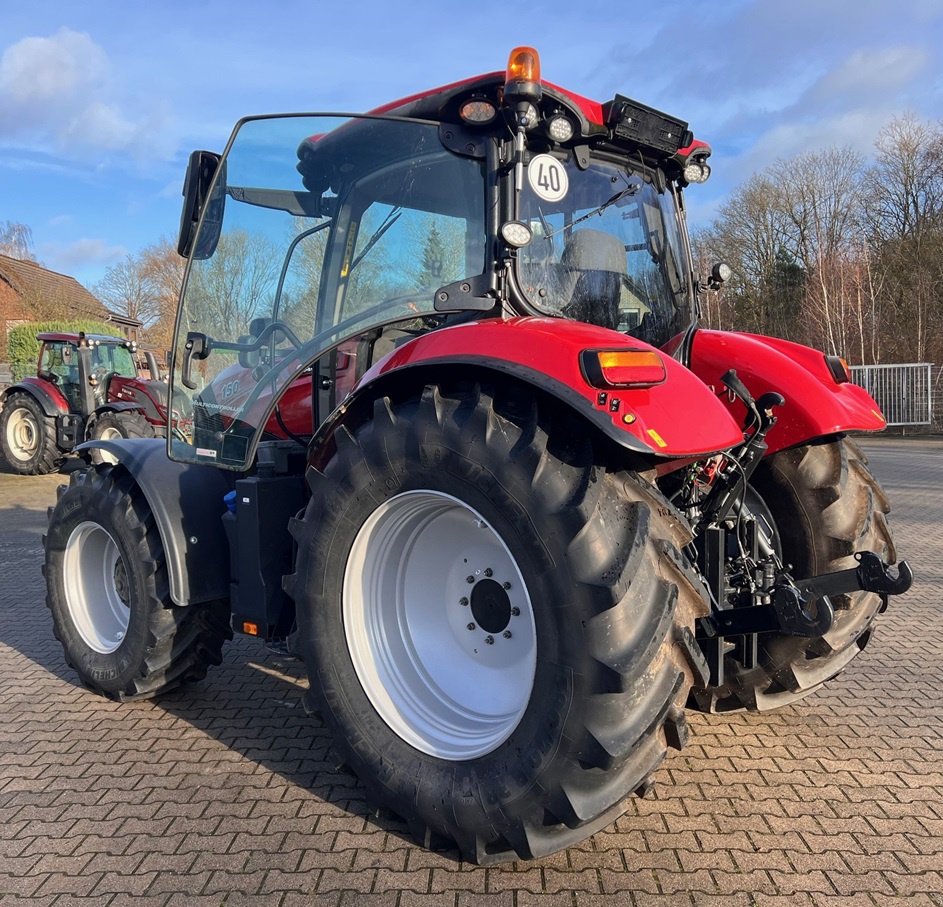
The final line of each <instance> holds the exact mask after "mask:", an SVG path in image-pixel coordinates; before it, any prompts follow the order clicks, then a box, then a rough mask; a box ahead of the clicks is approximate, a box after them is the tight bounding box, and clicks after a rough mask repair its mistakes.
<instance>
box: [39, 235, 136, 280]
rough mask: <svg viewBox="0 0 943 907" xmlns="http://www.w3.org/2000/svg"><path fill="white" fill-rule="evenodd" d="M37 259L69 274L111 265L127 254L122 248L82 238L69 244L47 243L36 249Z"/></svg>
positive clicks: (104, 241)
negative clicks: (90, 267)
mask: <svg viewBox="0 0 943 907" xmlns="http://www.w3.org/2000/svg"><path fill="white" fill-rule="evenodd" d="M37 251H38V253H39V257H40V258H41V259H42V260H43V261H44V262H48V265H49V267H50V268H52V269H53V270H54V271H60V272H62V273H64V274H69V273H71V272H72V271H74V270H76V269H79V268H86V267H89V266H93V265H101V266H105V265H111V264H114V263H115V262H116V261H118V260H119V259H122V258H124V257H125V255H127V254H128V250H127V249H126V248H125V247H124V246H120V245H112V244H110V243H108V242H107V241H106V240H104V239H93V238H89V237H83V238H82V239H77V240H75V241H74V242H70V243H58V242H47V243H42V244H41V245H40V247H39V248H38V250H37Z"/></svg>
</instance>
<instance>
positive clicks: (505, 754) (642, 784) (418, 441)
mask: <svg viewBox="0 0 943 907" xmlns="http://www.w3.org/2000/svg"><path fill="white" fill-rule="evenodd" d="M335 438H336V445H337V450H336V453H335V455H334V456H333V457H332V459H331V460H330V461H329V462H328V464H327V465H326V467H325V468H324V470H323V473H321V472H317V471H315V470H313V469H312V470H309V484H310V485H311V487H312V492H313V493H312V497H311V500H310V502H309V504H308V507H307V509H306V512H305V514H304V518H303V519H302V520H300V521H296V522H295V523H294V524H293V527H292V530H293V534H294V535H295V538H296V539H297V541H298V555H297V573H296V574H294V575H293V576H290V577H286V583H285V585H286V589H287V590H288V591H289V592H290V593H291V594H292V595H293V597H294V598H295V600H296V605H297V614H298V630H299V635H298V644H297V648H298V650H299V652H300V653H301V654H302V655H303V656H304V659H305V661H306V663H307V667H308V673H309V677H310V681H311V692H310V697H311V702H310V705H311V707H312V708H313V709H316V710H320V712H321V713H322V714H323V716H324V717H325V718H326V720H327V721H328V723H329V724H330V725H331V727H332V729H333V731H334V737H335V743H336V746H337V748H338V749H339V750H340V751H341V752H342V754H343V757H344V758H345V761H346V762H347V763H348V765H350V766H351V768H353V770H354V771H355V772H356V773H357V774H358V775H359V776H360V778H361V779H362V781H363V782H364V784H365V785H366V787H367V788H368V790H369V793H370V795H371V797H372V798H373V800H374V801H375V802H376V803H377V804H378V805H381V806H384V807H386V808H389V809H391V810H393V811H394V812H396V813H398V814H399V815H401V816H402V817H403V818H405V819H406V820H407V822H408V823H409V826H410V829H411V831H412V833H413V835H414V836H415V837H416V839H417V840H418V841H419V842H420V843H422V844H423V845H424V846H432V845H433V844H434V843H435V844H445V845H449V846H453V845H454V846H457V847H458V848H459V850H460V851H461V853H462V855H463V856H464V857H465V858H466V859H470V860H474V861H476V862H479V863H494V862H500V861H503V860H508V859H514V858H516V857H522V858H530V857H538V856H542V855H545V854H548V853H552V852H554V851H556V850H559V849H562V848H565V847H568V846H570V845H571V844H573V843H576V842H577V841H580V840H582V839H583V838H585V837H587V836H589V835H590V834H593V833H594V832H595V831H597V830H599V829H600V828H603V827H605V826H606V825H608V824H609V823H610V822H612V821H614V820H615V818H617V817H618V816H619V815H621V813H622V812H623V811H624V809H625V805H624V799H625V797H626V796H627V795H629V794H630V793H631V792H632V791H635V790H642V791H644V790H645V789H646V788H647V786H648V784H649V778H650V776H651V774H652V773H653V772H654V770H655V769H656V768H657V766H658V765H659V764H660V763H661V761H662V759H663V758H664V756H665V754H666V751H667V748H668V747H675V748H679V749H680V747H681V746H682V745H683V744H684V742H685V740H686V737H687V728H686V725H685V720H684V714H683V711H682V709H683V705H684V702H685V699H686V696H687V692H688V690H689V689H690V687H691V683H692V679H693V677H694V675H695V674H698V675H699V682H703V679H702V677H701V676H700V674H701V671H702V669H703V667H704V663H703V660H702V659H701V658H700V653H699V650H698V649H697V646H696V644H695V643H694V641H693V636H692V635H691V628H692V626H693V622H694V620H695V618H696V617H697V616H700V615H702V614H704V613H705V611H706V605H705V602H704V601H703V598H702V597H701V594H700V593H699V592H698V591H697V587H696V582H695V581H692V579H691V577H690V574H688V572H687V571H686V568H685V567H684V564H683V560H682V558H681V556H680V555H679V553H678V552H679V550H680V548H681V547H682V546H683V545H684V544H686V543H687V541H688V540H689V533H688V529H687V525H686V524H685V523H684V521H683V520H682V519H681V518H680V516H679V515H678V514H677V513H676V512H675V511H674V509H673V508H672V507H671V505H670V504H668V502H667V501H665V500H664V499H663V498H662V497H661V496H660V495H659V493H658V492H657V491H656V490H655V489H654V487H653V486H651V485H650V484H648V483H646V482H643V481H642V480H640V479H639V478H637V477H636V476H635V475H634V474H632V473H628V472H624V471H618V470H617V469H614V468H611V467H607V465H606V464H605V463H604V460H603V457H602V455H601V454H600V452H599V451H598V450H596V449H595V448H594V445H593V443H592V441H591V440H590V438H589V437H588V433H587V432H586V430H585V427H584V426H582V425H581V424H580V423H578V422H577V421H576V420H575V419H573V418H571V417H568V416H567V415H565V414H563V413H562V412H561V411H559V410H558V409H555V408H553V407H552V406H550V405H549V404H548V403H547V402H546V401H543V400H538V399H535V397H534V396H533V395H532V394H531V393H530V392H529V391H528V390H525V389H522V388H517V389H515V388H513V387H507V388H502V389H501V390H500V391H499V392H498V393H495V392H494V391H492V390H490V389H482V388H480V387H478V386H477V385H471V384H462V385H456V386H451V387H447V388H446V387H439V386H431V387H426V388H425V389H424V391H423V392H422V393H421V394H420V393H417V394H415V395H413V396H408V397H403V398H398V399H390V398H384V399H380V400H378V401H376V404H375V407H374V412H373V417H372V419H370V420H369V421H367V422H365V423H363V424H361V425H360V426H359V427H357V428H355V429H354V430H353V431H352V432H351V431H348V430H347V429H346V428H344V427H341V428H340V429H339V430H338V432H337V433H336V435H335ZM489 640H490V641H489Z"/></svg>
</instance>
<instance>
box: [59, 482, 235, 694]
mask: <svg viewBox="0 0 943 907" xmlns="http://www.w3.org/2000/svg"><path fill="white" fill-rule="evenodd" d="M60 492H61V494H60V497H59V501H58V503H57V504H56V506H55V507H54V508H51V509H50V515H49V528H48V531H47V535H46V537H45V548H46V564H45V567H44V573H45V576H46V590H47V598H46V602H47V604H48V606H49V610H50V611H51V612H52V619H53V629H54V631H55V634H56V638H57V639H58V640H59V641H60V642H61V643H62V647H63V649H64V651H65V657H66V661H67V662H68V663H69V665H70V666H71V667H72V668H74V669H75V670H76V671H77V672H78V674H79V676H80V677H81V679H82V681H83V682H84V683H85V684H86V685H87V686H89V687H91V688H92V689H94V690H97V691H98V692H100V693H103V694H104V695H105V696H110V697H112V698H114V699H138V698H147V697H151V696H156V695H158V694H160V693H164V692H166V691H167V690H170V689H173V688H174V687H176V686H179V685H180V684H182V683H185V682H187V681H193V680H199V679H201V678H202V677H204V676H205V675H206V671H207V669H208V667H209V666H210V665H213V664H219V663H220V660H221V651H222V646H223V643H224V642H225V640H226V639H229V638H230V637H231V635H232V634H231V632H230V630H229V609H228V605H227V603H226V602H225V601H215V602H208V603H203V604H195V605H190V606H188V607H185V608H181V607H178V606H177V605H175V604H174V603H173V601H172V600H171V598H170V593H169V589H168V580H167V567H166V564H165V561H164V551H163V546H162V544H161V541H160V535H159V533H158V531H157V526H156V524H155V522H154V518H153V516H152V514H151V511H150V508H149V506H148V504H147V501H146V500H145V498H144V496H143V494H142V493H141V491H140V489H139V488H138V486H137V485H136V484H135V482H134V480H133V479H132V478H131V477H130V476H129V475H128V474H127V473H126V472H124V471H123V470H120V469H114V468H113V467H111V466H107V465H105V466H98V467H95V468H92V469H88V470H82V471H79V472H75V473H73V474H72V477H71V484H70V485H69V486H68V487H66V486H62V488H61V489H60Z"/></svg>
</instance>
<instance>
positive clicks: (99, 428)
mask: <svg viewBox="0 0 943 907" xmlns="http://www.w3.org/2000/svg"><path fill="white" fill-rule="evenodd" d="M153 437H154V428H153V426H152V425H151V423H150V422H148V421H147V419H145V418H144V416H143V415H142V414H141V413H139V412H134V411H130V412H111V411H109V412H104V413H102V414H101V415H100V416H99V417H98V418H97V419H96V420H95V421H94V422H93V423H92V428H91V431H90V432H89V439H90V440H93V441H116V440H119V439H124V438H153ZM90 454H91V460H92V462H93V463H94V464H96V465H98V464H101V463H107V464H109V465H110V466H114V465H115V464H116V463H117V462H118V458H117V457H115V456H114V455H113V454H110V453H108V451H107V450H102V449H101V448H93V449H92V450H91V451H90Z"/></svg>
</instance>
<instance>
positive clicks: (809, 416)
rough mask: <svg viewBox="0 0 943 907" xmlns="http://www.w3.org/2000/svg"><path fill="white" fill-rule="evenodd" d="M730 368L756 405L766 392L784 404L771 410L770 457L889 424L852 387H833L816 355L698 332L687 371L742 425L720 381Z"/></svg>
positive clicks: (737, 406) (753, 338)
mask: <svg viewBox="0 0 943 907" xmlns="http://www.w3.org/2000/svg"><path fill="white" fill-rule="evenodd" d="M673 343H674V342H673ZM669 346H671V345H669ZM731 368H732V369H736V372H737V375H738V377H739V378H740V380H741V381H742V382H743V383H744V384H745V385H746V386H747V389H748V390H749V391H750V393H751V394H753V397H754V399H755V398H757V397H760V396H761V395H762V394H765V393H766V392H767V391H776V392H777V393H780V394H782V395H783V396H784V397H785V398H786V403H785V405H784V406H781V407H779V408H778V409H776V410H775V414H776V419H777V422H776V425H774V426H773V428H772V429H771V430H770V433H769V434H768V435H767V443H768V444H769V452H770V453H775V452H776V451H777V450H783V449H785V448H787V447H793V446H795V445H797V444H803V443H805V442H806V441H810V440H812V439H814V438H821V437H824V436H826V435H832V434H836V433H837V432H843V431H880V430H881V429H883V428H884V427H885V426H886V424H887V423H886V422H885V421H884V417H883V416H882V415H881V412H880V409H879V407H878V405H877V403H875V402H874V400H873V398H872V397H871V396H870V395H869V394H868V392H867V391H865V390H864V389H863V388H860V387H858V385H856V384H851V383H845V384H836V383H835V379H834V378H833V377H832V374H831V372H829V370H828V366H827V365H826V364H825V356H824V354H822V353H821V352H819V351H818V350H814V349H811V348H810V347H807V346H802V345H801V344H798V343H791V342H790V341H788V340H777V339H775V338H773V337H762V336H760V335H757V334H741V333H736V332H728V331H697V332H696V333H695V335H694V343H693V346H692V350H691V370H692V371H693V372H694V373H695V374H696V375H698V377H700V378H701V380H702V381H703V382H704V383H705V384H707V385H709V386H710V387H711V388H713V390H714V393H715V394H716V396H717V398H718V399H719V400H720V401H721V402H722V403H723V404H724V406H725V407H726V408H727V409H728V410H729V412H730V413H731V415H732V416H733V418H734V419H736V420H738V422H740V423H742V422H743V419H744V418H745V416H746V412H745V409H744V407H743V405H742V404H741V403H740V402H739V401H738V400H734V401H731V400H730V397H729V395H728V393H727V390H726V388H725V387H724V385H723V384H722V382H721V380H720V376H721V375H723V374H724V373H725V372H726V371H727V370H728V369H731Z"/></svg>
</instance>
